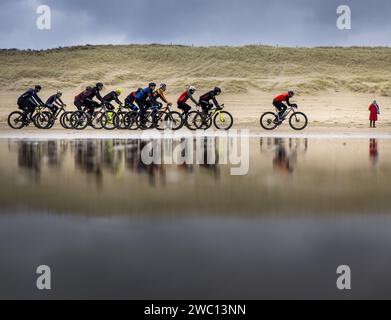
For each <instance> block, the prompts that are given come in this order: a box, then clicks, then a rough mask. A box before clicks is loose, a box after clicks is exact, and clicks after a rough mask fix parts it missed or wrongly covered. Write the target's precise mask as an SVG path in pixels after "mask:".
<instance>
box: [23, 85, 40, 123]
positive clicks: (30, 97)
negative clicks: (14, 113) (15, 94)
mask: <svg viewBox="0 0 391 320" xmlns="http://www.w3.org/2000/svg"><path fill="white" fill-rule="evenodd" d="M41 90H42V87H41V86H40V85H36V86H35V87H34V89H33V88H30V89H28V90H27V91H26V92H25V93H23V94H22V95H21V96H20V97H19V98H18V102H17V104H18V107H19V109H21V110H23V111H24V112H23V115H22V118H23V119H27V118H31V115H32V114H33V112H34V110H35V108H36V107H38V106H42V107H43V106H45V104H44V103H43V101H42V100H41V98H40V97H38V93H39V92H40V91H41Z"/></svg>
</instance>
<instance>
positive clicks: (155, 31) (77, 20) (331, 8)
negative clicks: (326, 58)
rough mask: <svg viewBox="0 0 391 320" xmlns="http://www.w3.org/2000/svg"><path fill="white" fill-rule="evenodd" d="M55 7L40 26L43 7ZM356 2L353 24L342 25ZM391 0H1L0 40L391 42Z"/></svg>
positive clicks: (23, 43)
mask: <svg viewBox="0 0 391 320" xmlns="http://www.w3.org/2000/svg"><path fill="white" fill-rule="evenodd" d="M42 4H46V5H48V6H50V8H51V11H52V21H51V30H38V28H37V27H36V20H37V18H38V14H37V13H36V9H37V7H38V6H39V5H42ZM339 5H349V6H350V8H351V11H352V29H351V30H344V31H341V30H338V29H337V27H336V21H337V7H338V6H339ZM390 14H391V0H371V1H370V0H191V1H190V0H141V1H140V0H108V1H102V0H0V48H21V49H26V48H32V49H42V48H53V47H59V46H70V45H83V44H129V43H166V44H168V43H174V44H194V45H243V44H270V45H280V46H297V45H298V46H319V45H320V46H326V45H342V46H350V45H360V46H361V45H365V46H376V45H381V46H391V15H390Z"/></svg>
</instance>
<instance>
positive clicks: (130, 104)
mask: <svg viewBox="0 0 391 320" xmlns="http://www.w3.org/2000/svg"><path fill="white" fill-rule="evenodd" d="M141 91H143V89H142V88H139V89H138V90H137V91H133V92H131V93H130V94H129V95H128V96H127V97H126V98H125V107H127V108H130V109H132V110H133V111H137V109H138V107H137V106H136V105H135V102H136V95H137V94H138V93H140V92H141Z"/></svg>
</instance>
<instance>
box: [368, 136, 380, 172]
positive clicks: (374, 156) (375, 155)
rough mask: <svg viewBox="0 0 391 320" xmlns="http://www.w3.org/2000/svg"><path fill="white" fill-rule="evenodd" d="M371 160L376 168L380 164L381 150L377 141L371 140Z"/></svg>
mask: <svg viewBox="0 0 391 320" xmlns="http://www.w3.org/2000/svg"><path fill="white" fill-rule="evenodd" d="M369 159H370V161H371V163H372V165H373V166H374V167H376V166H377V164H378V162H379V149H378V142H377V139H370V140H369Z"/></svg>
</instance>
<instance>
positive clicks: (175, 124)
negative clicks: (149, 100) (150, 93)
mask: <svg viewBox="0 0 391 320" xmlns="http://www.w3.org/2000/svg"><path fill="white" fill-rule="evenodd" d="M171 107H172V104H171V103H169V104H167V105H166V106H165V107H163V108H160V109H159V111H157V113H156V114H155V116H154V119H153V120H152V121H153V122H155V127H156V129H158V130H165V129H171V130H174V131H176V130H179V129H181V128H182V127H183V122H184V121H183V117H182V115H181V114H180V113H179V112H177V111H172V110H171ZM150 116H151V117H152V116H153V115H152V114H151V115H150Z"/></svg>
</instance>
